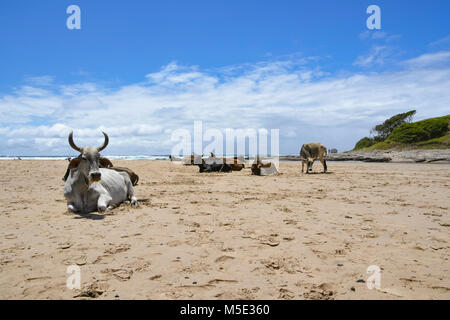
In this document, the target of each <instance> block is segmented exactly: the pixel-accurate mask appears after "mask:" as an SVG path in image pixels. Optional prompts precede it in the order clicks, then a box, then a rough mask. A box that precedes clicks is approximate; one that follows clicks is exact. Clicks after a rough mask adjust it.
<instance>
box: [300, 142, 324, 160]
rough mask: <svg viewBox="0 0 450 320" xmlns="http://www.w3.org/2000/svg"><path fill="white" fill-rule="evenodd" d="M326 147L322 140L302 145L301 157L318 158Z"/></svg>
mask: <svg viewBox="0 0 450 320" xmlns="http://www.w3.org/2000/svg"><path fill="white" fill-rule="evenodd" d="M325 151H326V148H325V146H323V145H322V144H321V143H320V142H310V143H306V144H304V145H303V146H302V149H301V151H300V158H302V159H307V158H313V159H315V158H317V157H319V156H320V155H321V152H325Z"/></svg>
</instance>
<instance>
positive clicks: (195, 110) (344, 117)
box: [0, 49, 450, 155]
mask: <svg viewBox="0 0 450 320" xmlns="http://www.w3.org/2000/svg"><path fill="white" fill-rule="evenodd" d="M380 50H382V49H380ZM380 50H378V54H377V55H376V57H374V58H370V59H371V60H370V59H369V60H370V61H372V62H373V61H376V59H378V58H377V57H379V55H380V54H379V53H380ZM436 55H437V56H433V57H431V56H429V55H428V56H427V55H423V56H420V57H417V58H415V59H411V60H409V61H407V62H405V64H406V65H407V66H408V68H406V69H404V70H398V71H392V72H382V73H374V72H372V73H367V74H364V73H349V72H347V73H345V75H339V76H337V75H334V76H333V75H330V74H327V73H326V72H324V71H322V70H320V69H319V68H317V67H310V66H309V63H310V62H311V61H312V60H313V59H308V58H301V59H299V58H298V57H290V58H289V59H284V60H281V61H266V62H261V63H256V64H245V65H241V66H231V67H224V68H220V69H214V70H201V69H200V68H199V67H196V66H179V65H178V64H176V63H175V62H173V63H170V64H169V65H167V66H165V67H163V68H161V70H160V71H159V72H154V73H150V74H148V75H147V76H146V80H147V81H143V82H141V83H135V84H130V85H127V86H122V87H119V88H115V89H113V88H104V87H101V86H99V85H96V84H95V83H78V84H73V85H64V86H59V85H57V84H53V85H52V86H51V87H48V86H46V87H45V89H43V88H41V87H39V86H24V87H21V88H18V89H16V91H14V92H13V93H12V94H9V95H5V96H0V112H1V113H0V121H1V122H0V154H4V155H6V154H10V155H11V154H17V155H27V154H28V155H30V154H37V155H44V154H48V155H53V154H60V155H66V154H73V151H71V149H70V147H69V146H68V143H67V135H68V133H69V132H70V130H74V136H75V141H76V142H77V143H78V144H79V145H88V144H92V145H96V144H98V145H100V144H101V143H102V139H103V136H102V135H101V133H100V131H101V130H104V131H106V132H107V133H108V134H109V136H110V138H111V139H110V146H108V148H107V150H105V152H106V154H156V153H158V154H162V153H168V152H170V149H171V146H172V143H171V142H170V136H171V132H172V131H173V130H175V129H177V128H186V129H190V130H192V126H193V121H194V120H203V121H204V127H205V128H219V129H225V128H268V129H270V128H279V129H280V137H281V141H280V145H281V152H282V153H297V152H298V150H297V149H298V148H299V146H300V145H301V144H302V143H304V142H308V141H313V140H314V141H322V142H323V143H324V144H325V145H327V146H329V147H330V148H331V147H337V148H338V149H339V150H342V149H349V148H351V147H353V145H354V143H355V142H356V141H357V140H358V139H359V138H361V137H362V136H364V135H367V134H368V133H369V130H370V128H371V127H372V126H373V125H374V124H376V123H378V122H381V121H383V120H384V119H386V118H387V117H389V116H391V115H393V114H396V113H399V112H404V111H407V110H410V109H412V108H414V109H416V110H417V111H418V113H417V118H426V117H430V116H438V115H442V114H446V113H448V110H449V109H448V106H449V105H450V92H449V90H448V88H449V87H450V66H449V65H448V64H447V65H444V66H443V65H442V64H440V65H439V68H434V67H433V64H430V63H429V62H430V61H437V60H439V61H441V62H446V61H447V60H445V59H444V58H443V57H448V56H449V55H450V52H447V53H445V52H441V53H436ZM369 60H367V61H369ZM363 61H364V60H361V63H362V64H364V63H365V62H363ZM425 62H426V63H425ZM367 63H368V62H367ZM416 66H420V68H418V67H416Z"/></svg>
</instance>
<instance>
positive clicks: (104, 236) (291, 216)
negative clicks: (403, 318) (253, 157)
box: [0, 160, 450, 299]
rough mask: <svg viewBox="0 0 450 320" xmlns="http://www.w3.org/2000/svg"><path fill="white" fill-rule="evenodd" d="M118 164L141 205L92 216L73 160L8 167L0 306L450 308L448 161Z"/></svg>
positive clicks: (0, 223)
mask: <svg viewBox="0 0 450 320" xmlns="http://www.w3.org/2000/svg"><path fill="white" fill-rule="evenodd" d="M114 164H115V165H117V166H127V167H129V168H131V169H133V170H134V171H135V172H136V173H137V174H138V175H139V176H140V182H139V184H138V185H137V186H136V187H135V193H136V195H137V198H138V200H139V201H140V202H141V204H140V206H139V207H138V208H131V207H130V206H129V205H126V204H123V205H121V206H120V207H119V208H117V209H114V210H113V211H110V212H107V213H106V214H99V213H97V212H95V213H92V214H89V215H79V214H74V213H68V212H67V210H66V201H65V199H64V196H63V186H64V182H63V181H62V180H61V178H62V176H63V175H64V172H65V169H66V166H67V161H38V160H22V161H18V160H4V161H1V162H0V182H1V193H0V299H72V298H73V299H450V277H449V274H450V262H449V257H450V236H449V234H450V233H449V231H450V215H449V208H450V196H449V195H450V193H449V190H450V165H448V164H439V163H419V164H414V163H360V162H330V163H328V170H329V173H328V174H321V173H320V171H321V169H322V168H321V165H320V163H316V164H315V165H314V171H315V174H311V175H305V174H302V173H301V172H300V167H301V165H300V163H299V162H282V163H281V164H280V173H281V174H279V175H277V176H266V177H259V176H252V175H251V174H250V170H249V169H244V170H242V171H240V172H232V173H226V174H225V173H210V174H200V173H198V168H197V167H194V166H182V165H174V164H171V163H170V162H169V161H115V162H114ZM69 265H78V266H79V267H80V270H81V289H79V290H77V289H75V290H70V289H68V288H66V280H67V277H68V276H69V274H67V273H66V270H67V267H68V266H69ZM370 265H376V266H379V267H380V268H381V283H380V288H379V289H372V290H369V289H368V288H367V284H366V281H367V279H368V277H369V275H368V274H367V273H366V269H367V268H368V267H369V266H370Z"/></svg>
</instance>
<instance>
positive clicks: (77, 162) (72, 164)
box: [69, 158, 81, 169]
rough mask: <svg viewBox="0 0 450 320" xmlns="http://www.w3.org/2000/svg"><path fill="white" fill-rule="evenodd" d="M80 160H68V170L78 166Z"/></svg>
mask: <svg viewBox="0 0 450 320" xmlns="http://www.w3.org/2000/svg"><path fill="white" fill-rule="evenodd" d="M80 161H81V158H74V159H72V160H70V163H69V169H75V168H77V167H78V165H79V164H80Z"/></svg>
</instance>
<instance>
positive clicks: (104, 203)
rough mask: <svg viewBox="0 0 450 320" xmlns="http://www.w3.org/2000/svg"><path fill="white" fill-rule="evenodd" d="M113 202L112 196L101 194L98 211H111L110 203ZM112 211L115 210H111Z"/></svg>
mask: <svg viewBox="0 0 450 320" xmlns="http://www.w3.org/2000/svg"><path fill="white" fill-rule="evenodd" d="M111 200H112V198H111V196H110V195H108V194H101V195H100V197H98V200H97V210H98V212H104V211H106V210H108V209H109V207H110V206H109V202H110V201H111ZM111 209H114V207H113V208H111Z"/></svg>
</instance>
